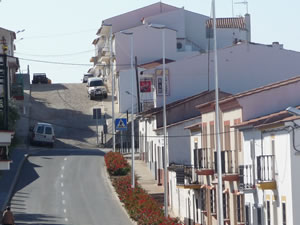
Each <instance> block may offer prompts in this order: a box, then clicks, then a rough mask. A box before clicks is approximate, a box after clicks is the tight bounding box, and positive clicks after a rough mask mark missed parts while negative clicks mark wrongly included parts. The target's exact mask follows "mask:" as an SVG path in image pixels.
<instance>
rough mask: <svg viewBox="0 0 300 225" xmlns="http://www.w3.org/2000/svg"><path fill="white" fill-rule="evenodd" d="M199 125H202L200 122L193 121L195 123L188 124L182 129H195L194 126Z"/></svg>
mask: <svg viewBox="0 0 300 225" xmlns="http://www.w3.org/2000/svg"><path fill="white" fill-rule="evenodd" d="M201 125H202V122H200V123H195V124H192V125H190V126H186V127H185V128H184V129H190V130H193V129H195V128H199V127H201Z"/></svg>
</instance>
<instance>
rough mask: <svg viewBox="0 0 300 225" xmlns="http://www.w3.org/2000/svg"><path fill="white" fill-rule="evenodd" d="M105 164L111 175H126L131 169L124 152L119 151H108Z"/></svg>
mask: <svg viewBox="0 0 300 225" xmlns="http://www.w3.org/2000/svg"><path fill="white" fill-rule="evenodd" d="M104 159H105V164H106V167H107V170H108V172H109V174H110V175H113V176H120V175H126V174H127V173H128V172H129V171H130V166H129V164H128V162H127V161H126V159H125V158H124V157H123V155H122V154H120V153H118V152H108V153H106V154H105V156H104Z"/></svg>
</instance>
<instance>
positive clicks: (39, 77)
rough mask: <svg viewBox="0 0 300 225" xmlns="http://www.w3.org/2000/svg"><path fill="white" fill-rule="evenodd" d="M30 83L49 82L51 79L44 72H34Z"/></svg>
mask: <svg viewBox="0 0 300 225" xmlns="http://www.w3.org/2000/svg"><path fill="white" fill-rule="evenodd" d="M32 84H51V80H50V79H48V78H47V76H46V74H45V73H34V74H33V79H32Z"/></svg>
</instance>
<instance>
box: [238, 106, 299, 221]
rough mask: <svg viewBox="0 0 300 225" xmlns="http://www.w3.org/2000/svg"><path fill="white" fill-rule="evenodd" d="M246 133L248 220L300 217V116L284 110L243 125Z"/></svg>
mask: <svg viewBox="0 0 300 225" xmlns="http://www.w3.org/2000/svg"><path fill="white" fill-rule="evenodd" d="M239 128H240V130H241V131H242V132H243V137H244V165H243V166H241V180H240V189H241V191H242V192H244V195H245V216H246V221H247V224H249V225H250V224H251V225H254V224H255V225H263V224H268V225H276V224H290V225H293V224H295V225H296V224H298V223H299V221H300V215H299V210H298V209H299V208H300V203H299V199H300V191H299V185H300V183H299V175H298V171H299V169H300V154H299V152H300V148H299V146H300V141H299V140H300V129H299V128H300V117H299V116H293V115H291V114H289V113H288V112H287V111H285V110H284V111H280V112H277V113H273V114H268V115H266V116H262V117H258V118H256V119H253V120H248V121H245V122H244V123H242V124H241V125H240V126H239Z"/></svg>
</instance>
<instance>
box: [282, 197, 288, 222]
mask: <svg viewBox="0 0 300 225" xmlns="http://www.w3.org/2000/svg"><path fill="white" fill-rule="evenodd" d="M282 225H287V223H286V205H285V202H283V203H282Z"/></svg>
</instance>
